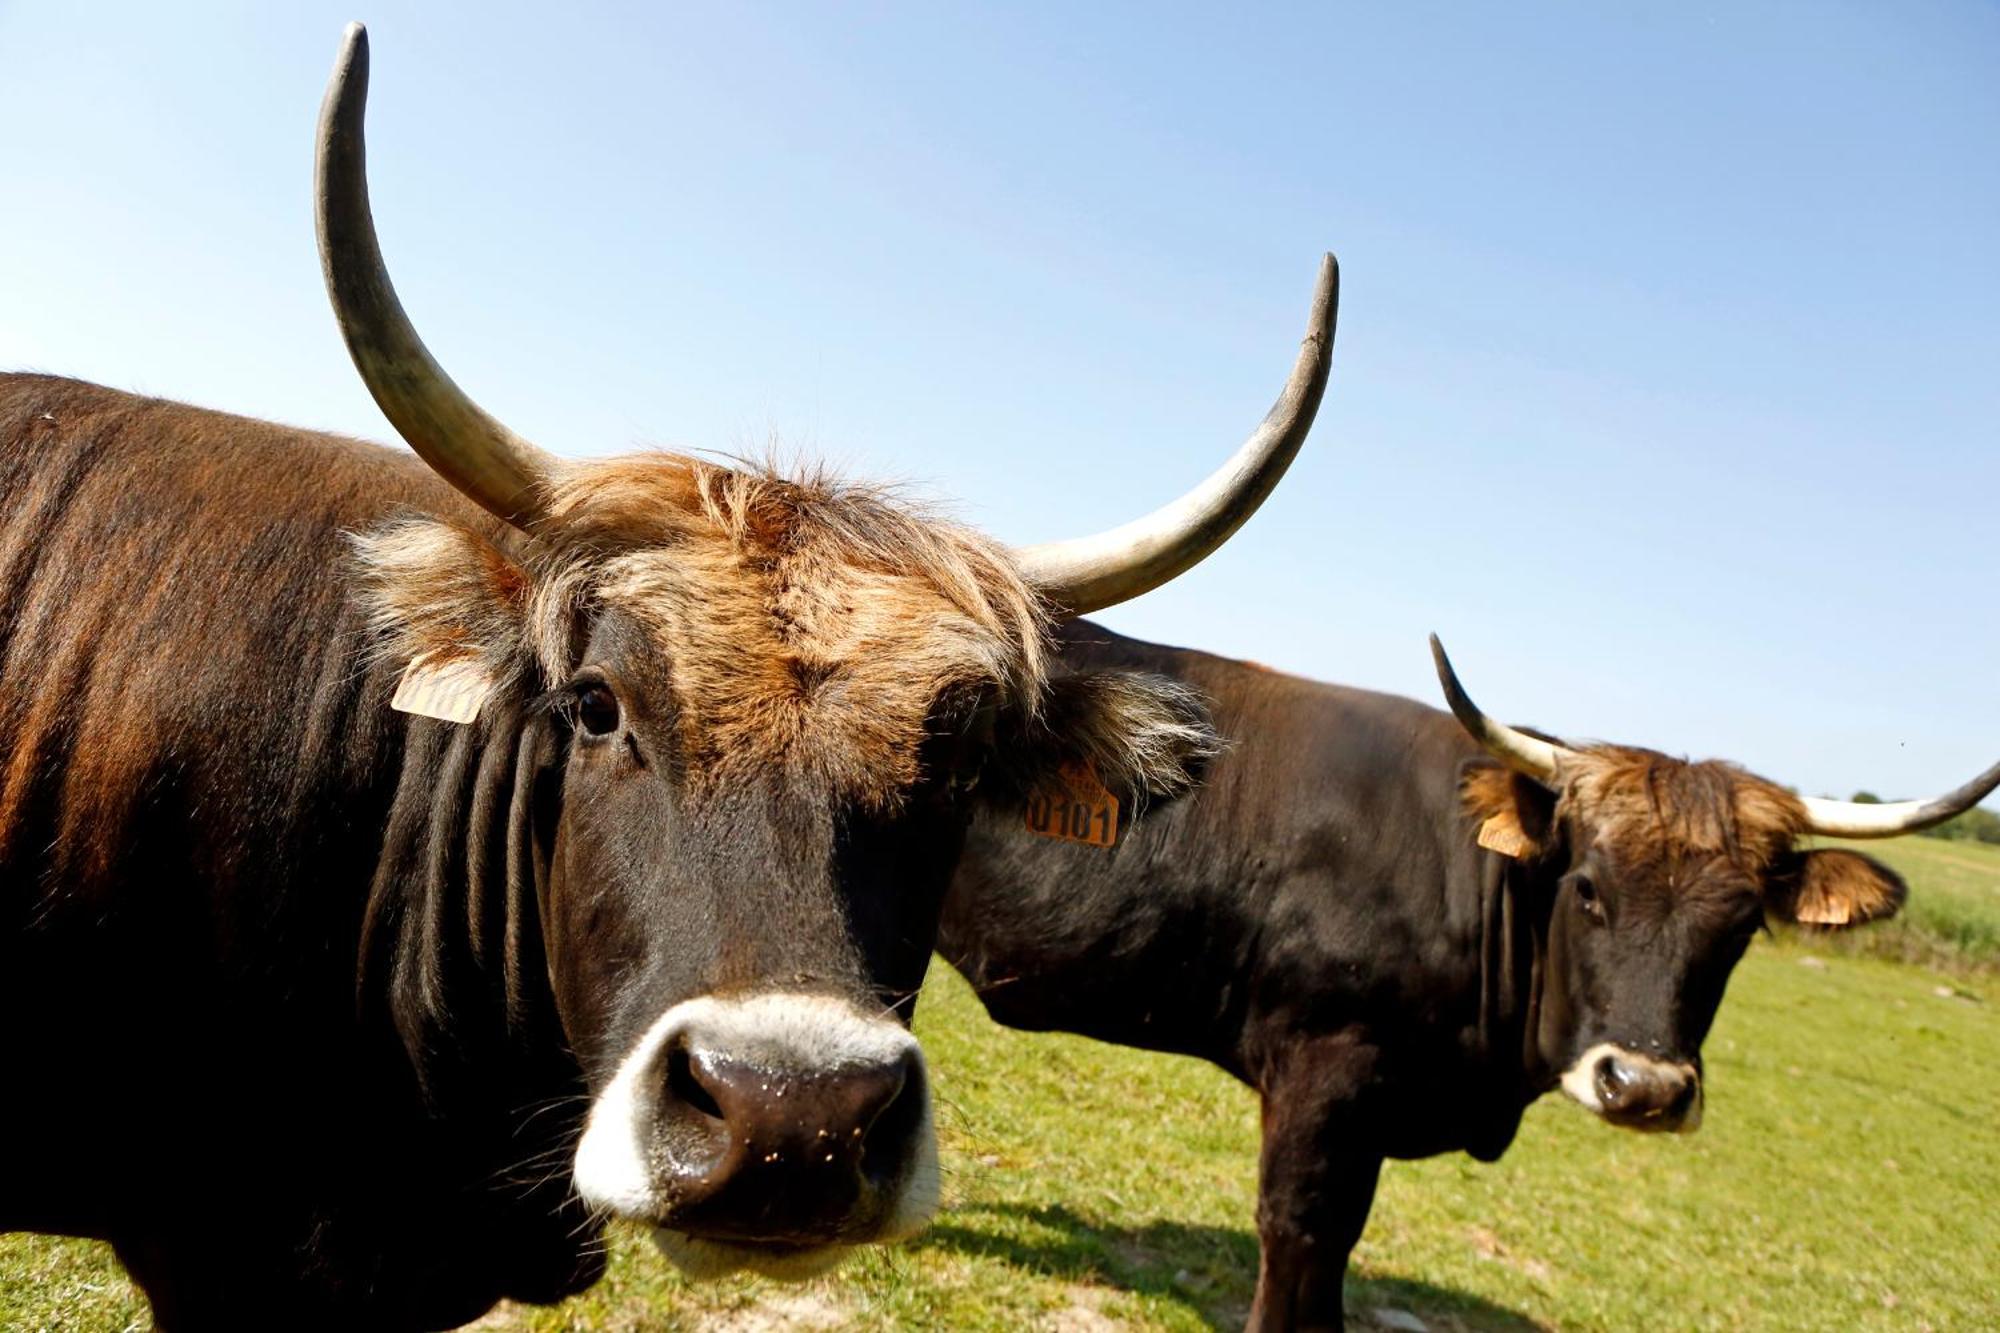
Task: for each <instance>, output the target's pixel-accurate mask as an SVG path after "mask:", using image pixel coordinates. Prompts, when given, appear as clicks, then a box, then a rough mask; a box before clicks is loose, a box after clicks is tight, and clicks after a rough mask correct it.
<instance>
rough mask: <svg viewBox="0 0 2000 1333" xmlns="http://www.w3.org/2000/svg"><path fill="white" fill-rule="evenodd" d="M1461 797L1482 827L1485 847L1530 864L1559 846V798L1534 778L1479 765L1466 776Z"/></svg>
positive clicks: (1470, 766)
mask: <svg viewBox="0 0 2000 1333" xmlns="http://www.w3.org/2000/svg"><path fill="white" fill-rule="evenodd" d="M1459 795H1460V796H1461V797H1462V798H1463V800H1464V802H1465V809H1466V812H1467V813H1468V814H1470V815H1471V816H1472V818H1473V819H1474V820H1476V821H1478V825H1479V834H1478V837H1479V845H1480V846H1481V847H1484V848H1487V849H1488V850H1489V851H1495V852H1499V853H1500V854H1501V855H1503V856H1511V857H1513V858H1514V859H1515V860H1517V861H1530V860H1533V859H1534V858H1536V857H1538V856H1541V855H1542V854H1543V853H1545V852H1547V851H1548V850H1549V849H1550V848H1551V847H1553V846H1554V845H1555V816H1556V797H1555V793H1554V792H1552V791H1550V790H1549V789H1548V788H1547V787H1544V786H1543V785H1542V784H1541V783H1539V782H1536V781H1535V780H1534V779H1533V778H1529V777H1523V776H1522V775H1521V774H1519V773H1516V772H1514V771H1513V770H1512V769H1510V768H1503V767H1501V766H1500V765H1499V764H1495V763H1489V762H1487V761H1485V760H1474V761H1473V762H1472V763H1469V764H1467V765H1466V766H1465V769H1464V770H1463V772H1462V773H1461V774H1460V777H1459Z"/></svg>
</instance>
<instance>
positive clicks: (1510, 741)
mask: <svg viewBox="0 0 2000 1333" xmlns="http://www.w3.org/2000/svg"><path fill="white" fill-rule="evenodd" d="M1431 661H1433V662H1435V663H1436V664H1437V673H1438V684H1440V685H1442V686H1444V697H1445V702H1446V703H1448V704H1450V705H1451V711H1452V714H1453V715H1454V716H1456V717H1457V718H1458V722H1459V725H1460V726H1462V727H1464V728H1465V729H1466V730H1467V731H1468V732H1470V733H1472V739H1474V740H1476V741H1478V742H1479V743H1480V745H1482V746H1484V747H1485V749H1486V752H1487V753H1488V754H1490V755H1492V756H1493V757H1494V758H1495V759H1498V760H1500V761H1501V762H1503V763H1505V764H1506V765H1507V766H1508V767H1509V768H1512V769H1514V770H1516V771H1517V772H1521V773H1526V774H1527V775H1528V776H1529V777H1531V778H1533V779H1535V780H1536V781H1537V782H1542V783H1548V784H1551V785H1553V784H1554V782H1555V780H1556V771H1557V770H1558V769H1559V768H1561V767H1562V757H1563V755H1564V754H1565V753H1566V751H1565V750H1564V749H1563V747H1562V746H1560V745H1553V744H1551V743H1549V742H1548V741H1545V740H1542V739H1540V738H1538V737H1535V736H1530V735H1528V734H1527V733H1526V732H1524V731H1516V730H1514V729H1513V728H1512V727H1510V726H1508V725H1507V724H1506V723H1504V722H1495V721H1494V720H1493V719H1492V718H1490V717H1488V716H1486V714H1484V713H1482V712H1480V711H1479V705H1477V704H1475V703H1473V702H1472V698H1471V696H1469V695H1468V694H1466V692H1465V686H1463V685H1461V684H1459V683H1458V673H1457V672H1456V671H1453V670H1452V669H1451V659H1450V658H1449V657H1446V656H1445V655H1444V645H1443V644H1442V643H1439V642H1438V636H1437V635H1435V634H1433V635H1431Z"/></svg>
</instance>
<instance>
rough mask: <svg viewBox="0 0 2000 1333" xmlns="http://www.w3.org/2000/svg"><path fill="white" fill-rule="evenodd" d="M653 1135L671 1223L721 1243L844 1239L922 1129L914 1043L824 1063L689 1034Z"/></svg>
mask: <svg viewBox="0 0 2000 1333" xmlns="http://www.w3.org/2000/svg"><path fill="white" fill-rule="evenodd" d="M662 1054H663V1056H664V1058H663V1060H662V1062H661V1066H660V1072H661V1075H662V1077H663V1080H664V1083H665V1086H664V1088H663V1089H662V1093H661V1096H660V1098H659V1102H658V1108H659V1109H658V1133H659V1143H660V1146H661V1147H662V1148H663V1149H664V1150H665V1151H664V1152H663V1154H662V1156H663V1158H664V1161H665V1165H666V1166H667V1168H668V1170H669V1172H670V1174H671V1175H672V1176H673V1178H674V1184H675V1189H674V1193H675V1195H676V1196H677V1200H676V1206H675V1207H674V1210H673V1211H674V1222H673V1225H674V1226H675V1227H676V1228H677V1229H687V1230H691V1231H695V1232H698V1233H700V1234H702V1235H705V1236H710V1237H714V1238H723V1239H730V1238H735V1239H746V1240H748V1239H754V1240H758V1241H762V1242H770V1241H790V1242H794V1243H799V1244H809V1243H818V1242H825V1241H835V1240H843V1239H847V1238H848V1237H847V1235H846V1232H847V1231H848V1230H849V1229H850V1227H852V1226H853V1225H854V1224H855V1223H857V1222H858V1221H859V1220H860V1217H859V1215H860V1214H864V1213H867V1212H870V1211H872V1210H870V1209H866V1208H862V1207H860V1206H859V1205H860V1204H861V1203H862V1201H863V1198H864V1196H866V1195H867V1194H869V1193H870V1192H871V1191H881V1190H884V1189H888V1188H890V1187H891V1185H892V1184H893V1182H894V1180H895V1179H896V1177H897V1176H898V1175H899V1173H900V1172H901V1170H902V1169H903V1166H904V1164H905V1162H906V1161H907V1159H908V1158H909V1155H910V1152H911V1140H912V1138H913V1137H914V1136H915V1135H916V1134H918V1133H919V1132H921V1131H922V1129H923V1127H924V1124H925V1117H924V1114H923V1104H924V1100H925V1099H924V1097H923V1095H922V1086H923V1078H924V1073H923V1063H922V1060H921V1058H920V1057H919V1056H918V1055H917V1053H916V1048H915V1045H914V1043H911V1044H910V1045H909V1046H907V1047H903V1048H900V1049H896V1050H891V1051H881V1052H875V1053H870V1054H868V1055H847V1056H844V1057H843V1058H838V1059H835V1060H833V1061H829V1062H826V1063H818V1062H811V1063H808V1062H804V1061H795V1060H774V1059H773V1058H771V1055H772V1053H771V1052H769V1051H742V1050H738V1049H733V1048H732V1047H731V1046H730V1045H729V1044H727V1043H726V1042H725V1041H723V1040H718V1039H717V1036H716V1034H711V1033H705V1032H704V1031H702V1030H701V1029H700V1028H698V1027H695V1028H689V1029H687V1030H686V1031H684V1032H682V1033H679V1034H677V1035H676V1037H675V1038H673V1039H672V1040H671V1041H670V1043H669V1045H668V1047H667V1049H666V1050H665V1051H664V1052H662Z"/></svg>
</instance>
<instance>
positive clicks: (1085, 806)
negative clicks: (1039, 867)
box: [1024, 763, 1118, 847]
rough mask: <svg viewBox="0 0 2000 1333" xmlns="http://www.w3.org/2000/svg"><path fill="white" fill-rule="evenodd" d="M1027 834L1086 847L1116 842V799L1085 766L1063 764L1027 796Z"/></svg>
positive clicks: (1093, 772) (1085, 764) (1088, 766)
mask: <svg viewBox="0 0 2000 1333" xmlns="http://www.w3.org/2000/svg"><path fill="white" fill-rule="evenodd" d="M1024 822H1025V823H1026V826H1027V829H1028V832H1030V833H1038V834H1040V835H1041V836H1042V837H1044V838H1061V839H1062V840H1063V841H1065V842H1080V843H1083V844H1084V845H1085V846H1088V847H1109V846H1111V845H1112V844H1113V843H1115V842H1117V841H1118V798H1117V797H1116V796H1113V795H1112V794H1111V793H1110V791H1109V790H1107V789H1106V788H1105V785H1104V784H1103V783H1102V782H1101V781H1099V780H1098V777H1097V770H1096V769H1094V768H1092V767H1091V766H1090V765H1089V764H1087V763H1075V764H1064V765H1063V766H1062V768H1061V769H1060V770H1058V771H1057V774H1056V776H1055V777H1054V778H1052V779H1050V780H1049V781H1048V782H1046V783H1044V784H1043V785H1042V787H1041V788H1040V789H1038V790H1036V791H1035V792H1033V793H1031V794H1030V795H1029V797H1028V809H1027V818H1026V820H1025V821H1024Z"/></svg>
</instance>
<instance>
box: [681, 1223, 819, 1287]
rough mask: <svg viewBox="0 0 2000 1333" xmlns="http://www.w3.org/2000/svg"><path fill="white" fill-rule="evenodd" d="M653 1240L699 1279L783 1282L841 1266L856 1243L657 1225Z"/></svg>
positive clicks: (809, 1276)
mask: <svg viewBox="0 0 2000 1333" xmlns="http://www.w3.org/2000/svg"><path fill="white" fill-rule="evenodd" d="M653 1244H654V1245H656V1246H658V1247H659V1250H660V1253H661V1254H664V1255H665V1256H666V1257H667V1261H668V1262H669V1263H671V1264H672V1265H673V1266H674V1267H675V1268H678V1269H680V1271H681V1272H682V1273H684V1274H686V1275H687V1276H688V1277H689V1278H691V1279H693V1280H694V1281H696V1282H708V1281H712V1280H714V1279H716V1278H721V1277H728V1276H729V1275H730V1274H731V1273H755V1274H757V1275H758V1276H759V1277H769V1278H777V1279H778V1280H779V1281H783V1282H803V1281H804V1280H805V1279H807V1278H813V1277H818V1276H819V1275H820V1274H822V1273H825V1272H829V1271H831V1270H832V1269H834V1268H836V1267H838V1266H839V1265H840V1263H841V1262H842V1261H843V1260H844V1259H846V1258H847V1256H848V1255H850V1254H852V1253H854V1251H855V1249H856V1248H857V1247H856V1246H853V1245H843V1244H839V1243H832V1244H821V1245H803V1244H801V1245H793V1244H785V1243H780V1242H775V1241H742V1240H709V1239H707V1238H705V1237H702V1236H691V1235H689V1234H688V1233H686V1232H685V1231H675V1230H673V1229H672V1228H671V1227H654V1228H653Z"/></svg>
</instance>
